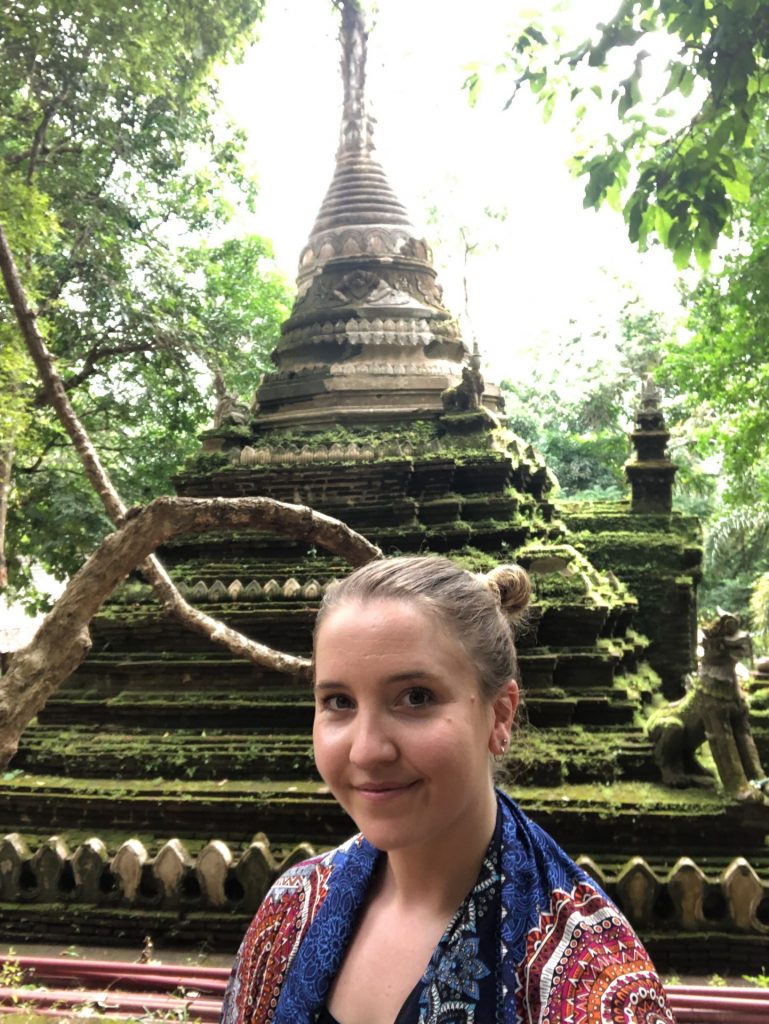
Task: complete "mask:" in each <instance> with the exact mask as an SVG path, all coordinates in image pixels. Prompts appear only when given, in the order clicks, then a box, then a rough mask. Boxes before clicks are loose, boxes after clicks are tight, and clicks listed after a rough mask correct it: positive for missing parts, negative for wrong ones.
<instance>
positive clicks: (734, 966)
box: [0, 4, 769, 973]
mask: <svg viewBox="0 0 769 1024" xmlns="http://www.w3.org/2000/svg"><path fill="white" fill-rule="evenodd" d="M342 39H343V60H342V69H343V80H344V107H343V118H342V129H341V135H340V144H339V149H338V152H337V158H336V167H335V169H334V173H333V177H332V180H331V184H330V186H329V189H328V192H327V194H326V197H325V199H324V200H323V203H322V205H321V208H320V211H319V214H318V217H317V220H316V222H315V225H314V226H313V228H312V231H311V233H310V237H309V240H308V243H307V245H306V246H305V248H304V250H303V251H302V253H301V256H300V261H299V274H298V278H297V297H296V301H295V303H294V307H293V310H292V312H291V315H290V317H289V319H288V320H287V321H286V323H285V324H284V325H283V328H282V331H281V336H280V338H279V339H278V340H277V344H276V346H275V350H274V353H273V357H272V358H273V363H274V369H273V371H272V372H271V373H269V374H267V375H266V376H265V377H264V379H263V380H262V381H261V383H260V384H259V385H258V387H257V388H256V393H255V397H254V400H253V403H252V404H251V405H249V404H248V402H244V401H241V399H240V398H239V397H237V396H228V395H226V394H225V393H224V392H223V390H221V389H220V394H219V404H218V406H217V410H216V416H215V420H214V426H213V427H212V428H211V429H209V430H207V431H206V432H205V434H204V436H203V438H202V446H201V451H200V454H199V456H198V457H197V458H196V459H195V460H194V461H193V463H192V464H191V465H189V466H187V467H185V468H183V469H181V470H180V472H179V475H178V477H177V478H176V487H177V491H178V493H179V494H180V495H186V496H198V497H208V496H218V495H224V496H233V497H235V496H242V495H263V496H268V497H272V498H277V499H280V500H285V501H289V502H295V503H301V504H307V505H310V506H312V507H313V508H316V509H318V510H320V511H322V512H325V513H328V514H330V515H333V516H335V517H338V518H340V519H342V520H344V521H345V522H347V523H348V524H349V525H350V526H352V527H353V528H354V529H356V530H357V531H359V532H360V533H363V534H364V535H365V536H367V537H368V538H370V539H371V540H373V541H374V542H375V543H377V544H378V545H379V546H380V547H381V548H382V549H383V550H384V551H385V553H388V554H394V553H411V552H422V553H427V552H439V553H441V554H446V555H448V556H449V557H451V558H454V559H456V560H458V561H460V562H461V563H462V564H463V565H465V566H467V567H469V568H473V569H477V570H481V569H486V568H489V567H491V566H492V565H494V564H497V563H498V562H500V561H509V560H511V559H515V560H517V561H518V562H519V563H520V564H521V565H523V566H524V567H525V568H527V569H528V571H529V572H530V573H531V575H532V579H533V586H534V599H533V607H532V614H531V617H530V619H529V622H528V625H527V628H526V630H525V632H524V633H523V634H522V635H521V636H520V638H519V652H520V661H521V668H522V676H523V679H522V687H523V691H524V693H525V705H526V717H527V719H528V725H527V727H526V728H525V730H523V731H522V735H521V737H520V740H519V742H518V743H517V744H514V746H515V750H514V751H513V754H512V757H511V764H510V778H509V782H508V783H507V788H509V790H510V792H511V793H512V794H513V795H514V796H515V797H516V799H518V800H519V801H520V803H521V804H522V805H523V807H524V809H525V810H527V812H529V813H530V814H531V815H532V816H533V817H534V818H535V819H536V820H537V821H539V822H540V823H541V824H542V825H543V826H544V827H545V828H546V829H548V831H550V832H551V834H552V835H553V836H554V837H555V838H556V839H557V841H558V842H559V843H560V844H561V845H562V846H564V848H565V849H566V850H567V851H568V852H569V853H570V854H572V855H573V856H574V857H579V856H582V857H584V858H586V859H587V862H588V864H589V870H591V871H592V872H593V873H594V875H595V877H596V878H597V880H598V881H599V882H600V883H601V884H602V885H603V886H604V887H605V888H606V889H607V890H608V891H609V892H610V894H612V895H613V896H614V897H615V898H616V899H617V900H618V901H619V902H620V904H621V905H622V907H623V909H624V910H625V911H626V913H627V914H628V916H629V917H630V919H631V921H632V922H633V923H634V925H635V926H636V927H637V928H638V930H639V932H640V933H641V935H642V937H643V938H644V940H645V941H646V942H647V943H648V946H649V948H650V951H651V952H652V954H653V956H655V957H656V959H657V961H658V965H659V967H660V968H661V969H663V970H664V969H676V970H678V971H687V970H689V971H692V970H693V971H697V972H701V973H705V972H708V971H712V970H719V971H720V972H721V973H727V972H728V971H730V970H736V971H737V972H738V973H742V972H744V971H746V970H750V969H754V970H758V969H760V967H761V966H762V965H765V964H766V955H765V949H766V941H767V934H769V874H768V873H767V867H768V866H769V853H767V847H766V845H765V838H766V836H767V834H768V833H769V807H767V806H766V805H765V804H762V803H761V802H753V803H748V804H745V803H737V802H735V801H733V800H731V799H730V798H729V797H727V796H726V795H724V794H723V793H721V792H720V791H719V790H718V789H717V788H716V787H715V786H714V787H713V788H711V789H696V790H688V789H671V788H668V787H665V786H663V785H662V781H661V778H660V772H659V769H658V767H657V765H656V764H655V760H654V749H653V744H652V743H651V741H650V739H649V738H648V736H647V734H646V731H645V721H646V719H647V717H648V715H649V713H650V711H651V710H652V708H653V707H654V706H655V705H656V704H657V703H659V702H660V701H661V700H662V699H663V698H667V699H675V698H677V697H680V696H681V695H682V694H683V692H684V685H685V678H686V675H687V673H689V672H691V671H692V670H693V669H694V667H695V642H696V636H695V632H696V601H695V593H696V585H697V582H698V579H699V573H700V562H701V548H700V534H699V527H698V524H697V523H696V521H694V520H693V519H691V518H687V517H685V516H682V515H680V514H679V513H677V512H675V511H673V510H672V505H671V494H672V478H673V474H674V472H675V469H674V467H673V466H672V464H671V463H670V461H669V459H668V457H667V455H666V443H667V435H666V431H665V427H664V420H663V419H662V413H661V412H660V409H659V403H658V396H657V395H656V393H655V392H654V390H653V387H652V386H651V385H648V386H647V387H646V388H645V390H644V392H643V394H642V397H641V400H640V405H639V411H638V416H637V420H636V430H635V432H634V433H633V436H632V441H633V444H634V446H635V452H636V455H635V457H634V459H633V460H631V461H630V462H629V463H628V465H627V473H628V477H629V480H630V484H631V487H632V499H630V500H627V501H617V502H609V501H606V502H601V503H587V502H570V503H560V502H559V501H558V499H557V491H556V487H555V483H554V480H553V477H552V475H551V474H550V473H549V471H548V469H547V467H546V466H545V464H544V463H543V461H542V459H541V458H540V457H539V455H538V454H537V452H536V451H535V450H534V449H533V448H532V447H531V445H530V444H528V443H527V441H526V440H524V439H520V438H518V437H515V436H513V435H512V434H510V433H509V432H508V431H507V430H506V429H505V427H504V410H503V403H502V400H501V396H500V392H499V390H498V388H496V387H495V386H494V385H493V384H492V383H490V382H488V381H484V380H483V377H482V374H481V361H480V356H479V353H478V352H473V351H471V350H470V348H469V347H468V346H467V345H466V344H465V342H464V341H463V339H462V336H461V332H460V330H459V327H458V325H457V322H456V320H455V319H454V317H453V316H452V314H451V312H450V311H448V310H447V309H446V308H445V307H444V305H443V301H442V296H441V289H440V286H439V284H438V282H437V280H436V273H435V270H434V268H433V265H432V261H431V253H430V249H429V247H428V245H427V244H426V242H425V241H424V240H422V239H421V238H419V237H418V235H417V233H416V232H415V231H414V229H413V228H412V226H411V224H410V221H409V217H408V215H407V212H406V210H405V209H404V208H403V206H402V205H401V204H400V202H399V201H398V199H397V197H396V196H395V195H394V193H393V191H392V189H391V188H390V186H389V184H388V182H387V178H386V176H385V173H384V171H383V169H382V167H381V166H380V164H379V162H378V160H377V156H376V152H375V149H374V142H373V131H372V121H371V118H370V117H369V115H368V112H367V108H366V98H365V58H366V46H367V38H366V32H365V29H364V26H363V24H362V22H361V20H360V17H359V15H358V14H357V11H356V10H355V8H354V6H353V5H351V4H348V5H345V7H344V24H343V32H342ZM255 385H256V381H255ZM159 554H160V556H161V558H162V559H163V561H164V563H165V564H166V565H167V566H168V568H169V570H170V572H171V574H172V576H173V578H174V580H175V581H176V582H177V584H178V586H179V587H180V589H181V590H182V592H183V593H184V594H185V596H186V597H187V599H188V600H190V601H191V602H193V603H196V604H197V605H199V606H200V607H201V608H203V609H205V610H206V611H207V612H208V613H210V614H212V615H214V616H217V617H219V618H221V619H223V620H224V621H226V622H227V623H229V624H231V625H233V626H235V627H236V628H237V629H239V630H241V631H242V632H244V633H246V634H247V635H249V636H253V637H254V638H257V639H259V640H262V641H263V642H265V643H268V644H269V645H270V646H272V647H274V648H278V649H280V650H284V651H288V652H292V653H296V654H303V655H306V654H307V653H308V652H309V648H310V635H311V629H312V623H313V618H314V613H315V610H316V609H317V605H318V601H319V598H320V597H321V595H322V592H323V589H324V588H325V587H326V586H328V584H329V582H330V581H332V580H333V579H335V578H337V577H339V576H341V575H342V574H344V573H345V572H347V571H348V569H347V566H346V565H345V564H344V563H342V562H341V561H340V560H339V559H336V558H334V557H331V556H329V555H327V554H324V553H321V552H319V551H317V550H315V549H314V548H311V547H308V546H307V545H305V544H302V543H300V542H298V541H293V540H288V539H286V538H276V537H273V536H266V535H263V534H257V533H243V534H240V535H232V534H224V533H222V534H207V535H205V536H200V537H194V536H192V537H185V538H182V539H179V540H178V541H176V542H174V543H173V544H170V545H169V546H167V547H166V548H165V549H164V550H162V551H161V552H159ZM93 639H94V646H93V650H92V652H91V654H90V655H89V656H88V658H87V659H86V661H85V662H84V663H83V665H82V666H81V668H79V669H78V671H77V672H76V673H75V674H74V675H73V676H72V677H71V678H70V679H69V680H68V682H67V683H66V684H65V686H64V687H63V688H62V689H61V690H60V691H59V692H58V694H57V695H56V696H55V697H54V698H53V699H52V700H50V701H49V703H48V705H47V706H46V708H45V709H44V711H43V712H42V713H41V714H40V716H39V719H38V720H37V722H36V723H35V724H33V725H32V726H31V727H30V728H29V730H28V731H27V733H26V734H25V736H24V737H23V739H22V743H21V746H20V749H19V753H18V755H17V757H16V758H15V760H14V762H13V764H12V766H11V770H10V771H9V772H8V773H6V775H5V777H4V779H3V780H2V782H0V836H5V838H4V839H0V890H1V891H2V900H3V903H4V908H3V909H4V913H3V915H2V926H0V931H2V937H3V939H4V940H5V941H9V942H12V941H20V940H36V939H40V938H41V937H45V938H46V939H47V941H56V939H58V938H60V939H61V941H63V942H65V943H67V944H68V943H69V942H71V941H72V940H73V938H74V937H76V936H80V938H81V940H82V941H86V940H88V941H99V942H107V943H109V942H120V943H124V944H127V943H138V942H140V941H141V940H142V939H143V937H144V936H145V935H147V934H151V935H152V936H153V937H154V939H155V941H156V944H157V945H158V946H159V947H161V946H162V945H163V944H166V945H168V944H173V943H186V944H196V943H207V944H208V946H209V947H211V946H215V947H217V948H220V949H225V950H229V949H232V950H234V948H235V946H236V944H237V942H238V940H239V937H240V936H241V935H242V933H243V930H244V928H245V924H246V922H247V920H248V918H249V916H250V915H251V913H252V912H253V910H254V908H255V906H256V905H257V904H258V902H259V900H260V898H261V895H262V894H263V892H264V891H265V889H266V887H267V885H268V884H269V883H270V881H271V879H272V878H274V876H275V873H276V871H277V870H278V869H279V867H280V865H281V864H285V863H287V862H291V861H292V860H295V859H296V858H298V857H302V856H306V854H307V848H308V845H310V846H312V847H314V848H322V847H324V846H329V845H332V844H335V843H337V842H338V841H340V840H341V839H342V838H344V837H345V836H346V835H348V834H349V833H350V831H351V829H352V826H351V824H350V822H349V820H347V819H346V818H345V816H344V814H343V812H342V811H341V810H340V809H339V808H338V807H337V806H336V804H335V802H334V801H333V799H332V797H331V796H330V794H329V793H328V792H327V791H326V789H325V787H324V786H323V785H322V783H321V780H320V779H319V777H318V776H317V774H316V772H315V768H314V763H313V756H312V748H311V738H310V731H311V722H312V715H313V701H312V697H311V694H310V692H309V689H308V687H307V684H306V683H305V682H303V681H301V680H296V679H291V678H289V677H286V676H281V675H279V674H277V673H271V672H268V671H266V670H260V669H258V668H256V667H254V666H253V665H252V664H250V663H247V662H245V661H238V660H236V659H235V658H233V657H232V656H231V655H229V654H227V653H225V652H223V651H222V650H221V649H220V648H217V647H214V646H213V645H211V644H209V643H208V642H207V641H206V640H204V639H203V638H201V637H200V636H198V635H193V634H192V633H188V632H184V631H183V630H181V629H180V627H179V626H178V625H176V624H174V623H171V622H170V621H168V620H166V619H164V618H163V617H162V616H161V615H160V614H159V612H158V609H157V605H156V603H155V601H154V598H153V594H152V591H151V589H150V588H149V587H148V586H147V585H146V584H145V583H144V582H143V581H142V580H141V579H140V578H139V577H138V576H137V577H136V578H134V579H132V580H130V581H128V582H127V583H126V584H125V585H124V586H123V587H122V588H121V589H120V591H119V592H117V593H116V595H115V597H114V599H113V600H112V601H111V602H110V603H109V604H108V605H107V606H106V607H105V608H104V609H103V612H102V614H100V616H99V617H98V619H97V620H95V621H94V623H93ZM765 714H766V713H765ZM753 731H754V735H755V737H756V742H757V745H758V747H759V749H760V750H761V752H762V757H763V760H764V763H767V762H769V727H767V718H766V717H764V718H763V719H762V718H761V717H760V716H759V717H757V718H755V720H754V729H753ZM51 836H53V838H51Z"/></svg>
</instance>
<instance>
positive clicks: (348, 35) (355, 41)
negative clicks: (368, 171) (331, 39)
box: [337, 0, 374, 157]
mask: <svg viewBox="0 0 769 1024" xmlns="http://www.w3.org/2000/svg"><path fill="white" fill-rule="evenodd" d="M340 6H341V9H342V28H341V31H340V35H339V38H340V41H341V43H342V81H343V83H344V104H343V107H342V128H341V131H340V135H339V149H338V150H337V157H341V156H343V155H344V154H346V153H350V154H354V153H370V152H371V151H372V150H373V148H374V125H373V119H372V118H371V115H370V114H369V113H368V111H367V109H366V52H367V44H368V32H367V31H366V25H365V22H364V19H363V11H362V10H361V7H360V3H359V2H358V0H341V3H340Z"/></svg>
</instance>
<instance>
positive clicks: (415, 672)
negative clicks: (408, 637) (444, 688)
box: [313, 668, 435, 691]
mask: <svg viewBox="0 0 769 1024" xmlns="http://www.w3.org/2000/svg"><path fill="white" fill-rule="evenodd" d="M433 679H435V676H434V675H433V673H432V672H428V671H427V670H426V669H421V668H415V669H407V670H406V671H405V672H398V673H396V674H395V675H393V676H388V677H387V678H386V679H385V680H384V684H385V686H392V685H394V684H396V683H407V682H410V681H412V680H426V681H430V680H433ZM346 685H347V684H346V683H340V682H337V681H336V680H334V679H326V680H324V681H323V682H321V683H315V686H314V687H313V689H315V690H316V691H317V690H337V689H339V688H340V687H341V688H342V689H344V687H345V686H346Z"/></svg>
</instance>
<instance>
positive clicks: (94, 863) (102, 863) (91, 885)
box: [72, 837, 109, 903]
mask: <svg viewBox="0 0 769 1024" xmlns="http://www.w3.org/2000/svg"><path fill="white" fill-rule="evenodd" d="M108 861H109V856H108V854H107V847H106V846H105V845H104V843H103V842H102V841H101V839H97V838H95V837H94V838H91V839H86V841H85V842H84V843H83V844H82V845H81V846H78V848H77V849H76V850H75V852H74V854H73V856H72V871H73V874H74V876H75V889H76V892H77V898H78V900H80V901H82V902H83V903H98V902H99V900H100V899H101V897H102V895H103V893H102V888H101V881H102V875H103V874H104V871H105V869H106V867H107V863H108Z"/></svg>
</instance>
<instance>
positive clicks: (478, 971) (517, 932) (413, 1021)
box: [222, 793, 674, 1024]
mask: <svg viewBox="0 0 769 1024" xmlns="http://www.w3.org/2000/svg"><path fill="white" fill-rule="evenodd" d="M497 796H498V804H499V811H498V816H497V827H496V830H495V834H494V838H493V839H492V842H491V844H490V846H489V849H488V851H487V853H486V856H485V857H484V861H483V865H482V866H481V871H480V874H479V877H478V881H477V882H476V884H475V886H474V887H473V889H472V890H471V892H470V893H469V894H468V896H467V898H466V899H465V900H464V901H463V903H462V904H461V906H460V907H459V909H458V910H457V912H456V914H455V915H454V917H453V918H452V921H451V922H450V924H449V926H448V928H447V929H446V932H445V933H444V935H443V937H442V939H441V940H440V942H439V943H438V945H437V946H436V948H435V950H434V952H433V955H432V957H431V960H430V963H429V964H428V966H427V969H426V971H425V973H424V974H423V976H422V978H421V980H420V982H419V984H418V985H417V987H416V988H415V990H414V991H413V992H412V994H411V995H410V996H409V998H408V999H407V1001H406V1003H405V1004H404V1007H403V1009H402V1010H401V1012H400V1013H399V1014H398V1019H397V1022H395V1024H519V1022H520V1024H663V1022H664V1024H671V1022H674V1017H673V1014H672V1012H671V1011H670V1009H669V1007H668V1005H667V1001H666V999H665V993H664V991H663V989H662V986H661V984H660V982H659V979H658V978H657V976H656V974H655V971H654V967H653V965H652V963H651V961H650V960H649V957H648V955H647V953H646V951H645V950H644V948H643V946H642V945H641V944H640V942H639V941H638V939H637V938H636V936H635V934H634V933H633V930H632V929H631V927H630V925H629V924H628V923H627V921H626V920H625V919H624V918H623V917H622V915H621V914H620V913H619V911H618V910H617V908H616V907H615V906H614V905H613V904H612V903H610V902H609V900H608V899H607V898H606V896H605V895H604V894H603V893H602V892H601V890H600V889H599V888H598V887H597V886H596V885H595V883H594V882H592V881H591V880H590V878H588V876H587V875H586V874H585V872H584V871H582V870H581V869H580V868H578V867H577V865H576V864H574V862H573V861H571V860H570V859H569V858H568V857H567V856H566V854H565V853H564V852H563V851H562V850H561V849H560V847H559V846H558V845H557V844H556V843H555V842H554V841H553V840H552V839H551V838H550V836H548V835H547V834H546V833H545V832H543V831H542V829H540V828H539V827H538V826H537V825H535V824H534V823H533V822H531V821H529V820H528V819H527V818H526V816H525V815H524V814H523V813H522V812H521V810H520V809H519V808H518V807H517V806H516V805H515V804H514V803H513V802H512V801H511V800H510V799H509V798H508V797H507V796H505V795H504V794H503V793H498V794H497ZM380 856H381V854H380V853H379V851H378V850H376V849H375V848H374V847H373V846H371V844H370V843H368V842H367V841H366V840H365V839H364V838H363V837H362V836H360V835H358V836H355V837H354V838H353V839H351V840H349V841H348V842H346V843H345V844H344V845H342V846H340V847H338V848H337V849H336V850H332V851H331V852H330V853H327V854H324V855H322V856H319V857H314V858H312V859H311V860H308V861H304V862H303V863H302V864H297V865H296V866H295V867H292V868H290V869H289V870H288V871H286V872H285V874H283V875H282V876H281V877H280V878H279V879H278V881H277V882H276V883H275V885H274V886H273V887H272V888H271V889H270V891H269V893H268V894H267V896H266V897H265V899H264V902H263V903H262V906H261V907H260V909H259V911H258V912H257V914H256V917H255V918H254V920H253V922H252V923H251V925H250V927H249V929H248V931H247V933H246V936H245V938H244V940H243V943H242V945H241V947H240V950H239V952H238V955H237V958H236V960H235V965H234V967H233V972H232V977H231V979H230V984H229V987H228V989H227V993H226V995H225V998H224V1006H223V1010H222V1022H223V1024H268V1022H269V1024H313V1022H315V1021H317V1020H318V1019H319V1018H321V1015H325V1014H326V1010H325V1004H326V999H327V996H328V991H329V988H330V985H331V982H332V981H333V979H334V976H335V974H336V972H337V970H338V969H339V966H340V964H341V963H342V959H343V957H344V953H345V950H346V948H347V944H348V942H349V941H350V938H351V936H352V932H353V930H354V927H355V923H356V919H357V914H358V911H359V910H360V908H361V906H362V905H363V902H364V900H365V898H366V893H367V890H368V886H369V883H370V881H371V878H372V875H373V872H374V869H375V866H376V863H377V859H378V858H379V857H380ZM323 1019H325V1020H329V1019H333V1018H329V1017H328V1016H324V1017H323Z"/></svg>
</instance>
